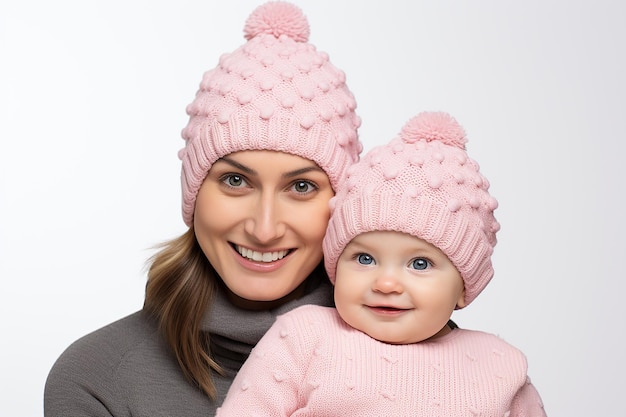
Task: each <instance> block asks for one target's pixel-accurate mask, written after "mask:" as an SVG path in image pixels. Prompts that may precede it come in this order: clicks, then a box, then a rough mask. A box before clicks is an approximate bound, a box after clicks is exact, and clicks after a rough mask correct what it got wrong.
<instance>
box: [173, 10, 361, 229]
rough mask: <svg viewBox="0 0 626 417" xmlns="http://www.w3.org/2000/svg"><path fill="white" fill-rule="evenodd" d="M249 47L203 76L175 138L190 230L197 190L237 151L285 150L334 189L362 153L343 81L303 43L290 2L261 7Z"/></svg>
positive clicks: (253, 18)
mask: <svg viewBox="0 0 626 417" xmlns="http://www.w3.org/2000/svg"><path fill="white" fill-rule="evenodd" d="M244 37H245V38H246V39H247V42H246V43H245V44H243V45H242V46H241V47H239V48H238V49H236V50H235V51H233V52H232V53H224V54H223V55H222V56H221V57H220V58H219V62H218V65H217V66H216V67H215V68H213V69H211V70H209V71H206V72H205V73H204V75H203V77H202V81H201V82H200V87H199V89H198V92H197V93H196V96H195V98H194V100H193V102H192V103H191V104H189V105H188V106H187V109H186V110H187V114H188V115H189V122H188V124H187V126H186V127H185V128H184V129H183V130H182V132H181V136H182V138H183V139H184V141H185V147H184V148H183V149H182V150H181V151H180V152H179V158H180V159H181V160H182V175H181V182H182V197H183V198H182V200H183V201H182V210H183V219H184V221H185V223H186V224H187V225H188V226H191V225H192V224H193V216H194V210H195V201H196V196H197V193H198V190H199V188H200V186H201V184H202V182H203V180H204V178H205V177H206V175H207V173H208V171H209V170H210V169H211V166H212V165H213V163H215V161H217V160H218V159H220V158H222V157H224V156H226V155H228V154H231V153H233V152H238V151H246V150H269V151H279V152H285V153H289V154H293V155H297V156H300V157H302V158H305V159H309V160H311V161H313V162H315V163H316V164H317V165H318V166H319V167H320V168H322V169H323V170H324V171H325V172H326V174H327V175H328V178H329V180H330V183H331V185H332V187H333V189H334V190H337V189H338V187H339V184H341V183H342V182H343V181H344V180H345V176H346V172H347V170H348V168H349V167H350V166H351V165H352V164H353V163H355V162H357V161H358V160H359V155H360V153H361V151H362V149H363V146H362V144H361V142H360V141H359V139H358V133H357V131H358V128H359V126H360V125H361V119H360V118H359V117H358V116H357V114H356V112H355V109H356V101H355V99H354V96H353V94H352V92H351V91H350V90H349V89H348V87H347V85H346V76H345V74H344V73H343V71H341V70H340V69H338V68H336V67H335V66H333V65H332V63H331V62H330V59H329V56H328V54H326V53H325V52H321V51H318V50H317V48H316V47H315V46H314V45H312V44H310V43H307V42H308V39H309V24H308V21H307V19H306V18H305V16H304V15H303V14H302V11H301V10H300V9H299V8H298V7H296V6H294V5H293V4H291V3H288V2H284V1H272V2H268V3H266V4H263V5H261V6H259V7H258V8H257V9H255V10H254V11H253V13H252V14H251V15H250V17H249V18H248V19H247V21H246V23H245V26H244Z"/></svg>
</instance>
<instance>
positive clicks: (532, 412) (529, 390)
mask: <svg viewBox="0 0 626 417" xmlns="http://www.w3.org/2000/svg"><path fill="white" fill-rule="evenodd" d="M509 416H510V417H546V412H545V409H544V408H543V401H541V396H540V395H539V392H537V389H536V388H535V386H534V385H533V384H532V383H531V382H530V378H527V379H526V383H525V384H524V385H523V386H522V387H521V388H520V389H519V391H518V392H517V394H516V395H515V397H514V398H513V401H512V403H511V413H510V414H509Z"/></svg>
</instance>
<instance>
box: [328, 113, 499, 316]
mask: <svg viewBox="0 0 626 417" xmlns="http://www.w3.org/2000/svg"><path fill="white" fill-rule="evenodd" d="M466 143H467V138H466V135H465V131H464V130H463V128H462V127H461V126H460V125H459V124H458V123H457V121H456V120H455V119H454V118H453V117H452V116H450V115H449V114H447V113H444V112H424V113H420V114H419V115H417V116H416V117H414V118H412V119H411V120H409V121H408V122H407V123H406V124H405V126H404V127H403V128H402V129H401V131H400V134H399V135H398V136H397V137H395V138H394V139H392V140H391V141H390V142H389V143H388V144H387V145H384V146H379V147H377V148H374V149H372V150H371V151H370V152H369V153H368V154H367V155H366V156H365V157H364V158H363V159H362V161H361V162H359V163H358V164H356V165H354V166H353V167H352V168H351V169H350V170H349V173H348V178H347V180H346V182H345V184H346V185H345V187H343V188H342V189H341V190H340V191H339V192H338V193H337V195H336V196H335V198H334V200H333V202H332V205H331V213H332V215H331V219H330V222H329V225H328V230H327V233H326V237H325V238H324V259H325V265H326V270H327V272H328V275H329V277H330V279H331V281H332V282H333V283H334V280H335V270H336V266H337V259H338V258H339V256H340V255H341V252H343V250H344V248H345V247H346V245H347V244H348V243H349V242H350V241H351V240H352V239H353V238H354V237H356V236H357V235H359V234H361V233H365V232H370V231H398V232H403V233H407V234H410V235H413V236H416V237H418V238H420V239H423V240H426V241H428V242H430V243H431V244H433V245H435V246H436V247H438V248H439V249H440V250H441V251H442V252H444V253H445V254H446V255H447V256H448V258H449V259H450V261H451V262H452V263H453V264H454V265H455V266H456V268H457V269H458V270H459V272H460V274H461V276H462V277H463V280H464V283H465V301H466V304H469V303H470V302H471V301H472V300H473V299H474V298H475V297H476V296H477V295H478V294H479V293H480V292H481V291H482V290H483V289H484V288H485V286H486V285H487V283H488V282H489V281H490V280H491V278H492V276H493V267H492V263H491V254H492V252H493V247H494V246H495V245H496V242H497V240H496V232H497V231H498V230H499V229H500V224H499V223H498V222H497V221H496V219H495V217H494V215H493V212H494V210H495V209H496V208H497V206H498V203H497V201H496V200H495V199H494V198H493V197H492V196H491V195H490V194H489V191H488V190H489V181H487V179H486V178H485V177H484V176H482V174H481V173H480V172H479V166H478V164H477V163H476V162H475V161H474V160H472V159H471V158H470V157H469V156H468V155H467V153H466V149H465V144H466Z"/></svg>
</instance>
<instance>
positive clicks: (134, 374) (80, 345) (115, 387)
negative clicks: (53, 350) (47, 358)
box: [44, 311, 175, 416]
mask: <svg viewBox="0 0 626 417" xmlns="http://www.w3.org/2000/svg"><path fill="white" fill-rule="evenodd" d="M169 356H170V355H169V353H168V350H167V347H166V346H165V342H164V341H163V339H162V337H160V335H159V331H158V325H157V323H156V322H155V321H154V320H153V319H152V318H150V317H149V316H148V315H147V314H146V313H144V312H143V311H138V312H136V313H133V314H131V315H129V316H127V317H124V318H122V319H120V320H117V321H115V322H113V323H111V324H108V325H106V326H104V327H102V328H100V329H98V330H96V331H94V332H91V333H89V334H87V335H85V336H83V337H81V338H80V339H78V340H76V341H75V342H74V343H72V344H71V345H70V346H69V347H68V348H67V349H66V350H65V351H64V352H63V353H62V354H61V355H60V356H59V358H58V359H57V360H56V362H55V363H54V365H53V366H52V369H51V370H50V373H49V374H48V378H47V380H46V386H45V393H44V407H45V411H46V416H56V415H64V414H68V413H70V414H71V413H86V414H87V415H101V414H100V412H101V411H103V410H105V409H106V410H108V412H112V410H111V409H112V408H113V409H115V408H117V407H123V406H124V405H126V403H127V401H126V397H127V396H128V395H129V394H130V395H132V392H129V390H130V391H132V390H134V389H137V387H141V386H144V384H143V383H144V382H145V381H148V380H149V379H150V378H153V377H154V376H155V375H147V374H148V373H154V372H159V373H161V374H163V370H162V369H161V370H160V371H159V370H158V369H159V368H162V367H163V366H166V367H172V365H171V364H170V362H171V358H170V357H169ZM174 368H175V364H174ZM103 415H108V414H103ZM113 415H118V414H116V413H113Z"/></svg>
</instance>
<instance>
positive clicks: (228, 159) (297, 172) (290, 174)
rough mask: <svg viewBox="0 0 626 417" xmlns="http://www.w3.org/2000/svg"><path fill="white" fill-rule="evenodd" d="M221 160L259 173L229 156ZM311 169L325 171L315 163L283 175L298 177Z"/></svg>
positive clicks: (245, 170) (253, 172)
mask: <svg viewBox="0 0 626 417" xmlns="http://www.w3.org/2000/svg"><path fill="white" fill-rule="evenodd" d="M220 160H221V161H224V162H226V163H227V164H229V165H232V166H233V167H235V168H237V169H239V170H241V171H243V172H245V173H246V174H248V175H251V176H254V175H257V174H258V173H257V172H256V171H255V170H253V169H252V168H250V167H247V166H245V165H243V164H240V163H239V162H237V161H233V160H232V159H230V158H228V157H225V156H224V157H222V158H221V159H220ZM311 171H318V172H324V170H323V169H322V168H320V167H318V166H317V165H313V166H308V167H304V168H298V169H294V170H293V171H289V172H285V173H284V174H283V175H282V177H283V178H293V177H297V176H299V175H302V174H306V173H307V172H311Z"/></svg>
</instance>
